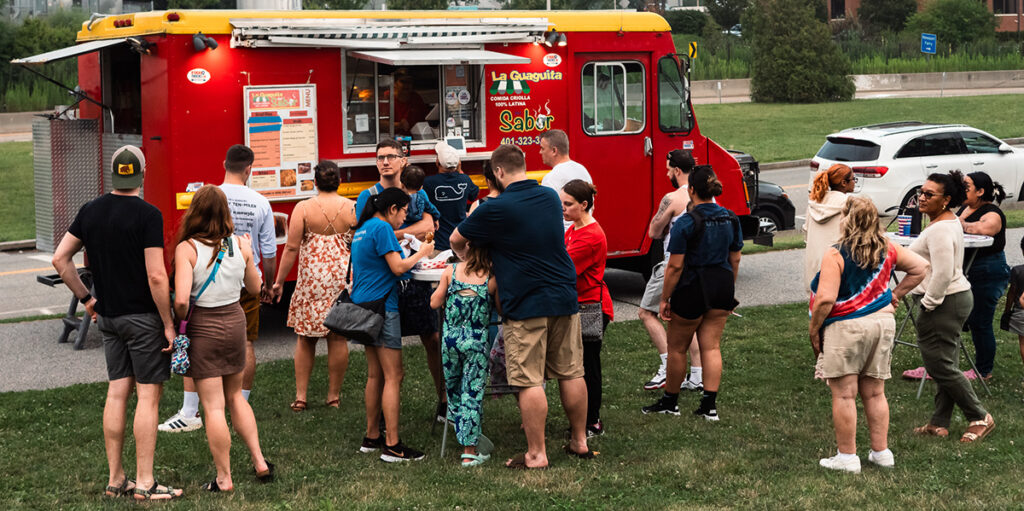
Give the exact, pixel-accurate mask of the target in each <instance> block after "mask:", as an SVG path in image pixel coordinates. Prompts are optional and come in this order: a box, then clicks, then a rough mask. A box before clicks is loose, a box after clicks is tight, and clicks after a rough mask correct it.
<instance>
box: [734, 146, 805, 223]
mask: <svg viewBox="0 0 1024 511" xmlns="http://www.w3.org/2000/svg"><path fill="white" fill-rule="evenodd" d="M729 152H730V153H732V155H733V157H734V158H736V161H737V162H739V164H740V168H741V169H742V170H743V179H744V182H745V183H746V185H747V189H748V190H749V192H750V194H751V197H750V211H751V213H753V214H754V216H756V217H758V218H760V219H761V230H760V232H759V233H758V234H774V233H776V232H778V231H786V230H789V229H793V228H795V227H796V206H794V205H793V201H791V200H789V194H787V193H786V191H785V190H783V189H782V187H781V186H779V185H777V184H775V183H771V182H768V181H764V180H762V179H761V178H760V168H759V167H758V164H757V160H755V159H754V157H753V156H751V155H749V154H747V153H744V152H741V151H729Z"/></svg>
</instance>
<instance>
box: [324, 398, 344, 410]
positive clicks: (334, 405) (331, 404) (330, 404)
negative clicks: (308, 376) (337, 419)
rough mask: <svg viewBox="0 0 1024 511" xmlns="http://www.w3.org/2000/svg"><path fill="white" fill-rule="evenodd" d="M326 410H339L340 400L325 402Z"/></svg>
mask: <svg viewBox="0 0 1024 511" xmlns="http://www.w3.org/2000/svg"><path fill="white" fill-rule="evenodd" d="M327 408H341V399H331V400H330V401H327Z"/></svg>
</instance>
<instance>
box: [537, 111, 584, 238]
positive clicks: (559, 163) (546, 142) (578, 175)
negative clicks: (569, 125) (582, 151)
mask: <svg viewBox="0 0 1024 511" xmlns="http://www.w3.org/2000/svg"><path fill="white" fill-rule="evenodd" d="M540 158H541V160H542V161H543V162H544V165H547V166H549V167H551V172H548V174H547V175H546V176H544V179H543V180H541V182H540V184H542V185H544V186H546V187H548V188H551V189H553V190H555V191H556V192H560V191H562V187H563V186H565V183H568V182H569V181H572V180H573V179H582V180H584V181H586V182H588V183H590V184H594V179H593V178H591V177H590V172H587V168H586V167H584V166H583V165H580V164H579V163H576V162H574V161H572V160H571V159H569V136H568V135H566V134H565V132H564V131H562V130H548V131H545V132H544V133H541V135H540ZM595 204H596V202H595ZM590 214H594V209H591V210H590ZM562 224H563V226H564V227H565V229H566V230H568V229H569V226H570V225H572V222H568V221H565V220H562Z"/></svg>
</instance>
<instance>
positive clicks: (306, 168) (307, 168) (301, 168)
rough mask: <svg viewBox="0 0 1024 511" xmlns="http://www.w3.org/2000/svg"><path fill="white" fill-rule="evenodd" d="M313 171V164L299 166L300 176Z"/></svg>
mask: <svg viewBox="0 0 1024 511" xmlns="http://www.w3.org/2000/svg"><path fill="white" fill-rule="evenodd" d="M312 169H313V164H312V163H309V162H306V163H300V164H299V165H298V170H299V174H309V171H310V170H312Z"/></svg>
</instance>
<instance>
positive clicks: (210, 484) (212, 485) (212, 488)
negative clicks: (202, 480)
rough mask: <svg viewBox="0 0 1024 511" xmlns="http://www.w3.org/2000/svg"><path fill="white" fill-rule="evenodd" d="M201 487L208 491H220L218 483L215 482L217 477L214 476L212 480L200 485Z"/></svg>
mask: <svg viewBox="0 0 1024 511" xmlns="http://www.w3.org/2000/svg"><path fill="white" fill-rule="evenodd" d="M202 488H203V490H204V491H208V492H210V493H219V492H220V491H221V489H220V485H218V484H217V478H216V477H215V478H213V481H210V482H208V483H206V484H204V485H203V486H202Z"/></svg>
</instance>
